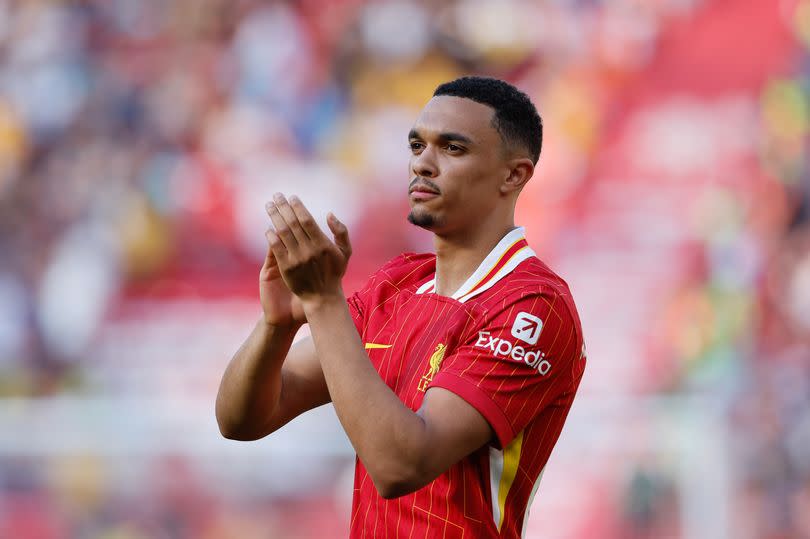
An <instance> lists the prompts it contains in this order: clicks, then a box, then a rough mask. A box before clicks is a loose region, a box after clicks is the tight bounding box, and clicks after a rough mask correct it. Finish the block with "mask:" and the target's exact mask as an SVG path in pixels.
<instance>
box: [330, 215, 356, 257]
mask: <svg viewBox="0 0 810 539" xmlns="http://www.w3.org/2000/svg"><path fill="white" fill-rule="evenodd" d="M326 224H327V225H329V230H331V231H332V234H333V235H334V237H335V244H336V245H337V246H338V248H339V249H340V250H341V251H342V252H343V256H345V257H346V258H347V259H348V258H349V257H350V256H351V255H352V244H351V241H350V240H349V229H348V228H346V225H344V224H343V223H341V222H340V221H339V220H338V218H337V217H335V214H334V213H331V212H330V213H329V215H327V216H326Z"/></svg>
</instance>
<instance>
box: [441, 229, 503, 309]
mask: <svg viewBox="0 0 810 539" xmlns="http://www.w3.org/2000/svg"><path fill="white" fill-rule="evenodd" d="M515 228H516V227H515V223H514V220H513V219H509V220H508V221H506V222H500V223H491V222H488V223H481V224H479V225H478V226H477V227H476V228H468V229H465V230H464V231H463V232H461V233H457V234H442V235H440V234H436V235H435V236H434V238H433V244H434V246H435V248H436V293H437V294H439V295H442V296H452V295H453V294H454V293H455V292H456V291H457V290H458V289H459V288H460V287H461V285H462V284H464V282H465V281H466V280H467V279H468V278H469V277H470V275H472V273H473V272H474V271H475V270H476V268H478V266H479V265H480V264H481V262H482V261H483V260H484V258H486V256H487V255H488V254H489V253H490V251H492V249H493V248H494V247H495V246H496V245H497V244H498V242H499V241H501V239H503V237H504V236H505V235H506V234H508V233H509V232H510V231H511V230H514V229H515Z"/></svg>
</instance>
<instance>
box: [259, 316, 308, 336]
mask: <svg viewBox="0 0 810 539" xmlns="http://www.w3.org/2000/svg"><path fill="white" fill-rule="evenodd" d="M259 324H261V325H262V327H263V328H264V329H265V330H267V331H270V332H272V333H293V334H295V333H297V332H298V330H299V329H301V326H303V325H304V323H303V322H298V321H296V320H293V321H290V322H283V323H279V322H278V321H275V320H269V319H268V318H267V317H266V316H264V315H262V317H261V319H260V320H259Z"/></svg>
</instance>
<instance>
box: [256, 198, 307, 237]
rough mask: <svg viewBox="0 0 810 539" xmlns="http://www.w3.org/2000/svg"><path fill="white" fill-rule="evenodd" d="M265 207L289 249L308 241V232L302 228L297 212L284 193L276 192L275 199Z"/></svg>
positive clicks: (279, 235)
mask: <svg viewBox="0 0 810 539" xmlns="http://www.w3.org/2000/svg"><path fill="white" fill-rule="evenodd" d="M265 209H266V210H267V215H269V216H270V219H271V220H272V222H273V227H275V232H276V235H278V237H279V238H281V241H282V242H283V243H284V246H285V247H286V248H287V249H294V248H296V247H297V246H298V245H299V244H301V243H306V242H307V240H308V237H307V234H306V232H304V230H303V229H302V228H301V224H300V223H299V222H298V219H297V218H296V216H295V212H293V210H292V208H291V207H290V204H289V203H288V202H287V199H286V198H284V195H282V194H281V193H276V194H275V195H274V196H273V201H272V202H268V203H267V204H265Z"/></svg>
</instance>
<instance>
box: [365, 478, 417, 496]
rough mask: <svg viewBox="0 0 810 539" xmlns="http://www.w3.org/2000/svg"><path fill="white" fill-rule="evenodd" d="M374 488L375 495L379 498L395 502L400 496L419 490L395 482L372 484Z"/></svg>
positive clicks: (406, 484)
mask: <svg viewBox="0 0 810 539" xmlns="http://www.w3.org/2000/svg"><path fill="white" fill-rule="evenodd" d="M374 486H375V487H376V488H377V493H378V494H379V495H380V497H381V498H384V499H386V500H395V499H397V498H399V497H401V496H405V495H406V494H410V493H412V492H416V491H417V490H419V489H418V488H413V487H412V486H411V485H410V484H408V483H397V482H390V483H374Z"/></svg>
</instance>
